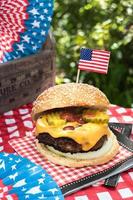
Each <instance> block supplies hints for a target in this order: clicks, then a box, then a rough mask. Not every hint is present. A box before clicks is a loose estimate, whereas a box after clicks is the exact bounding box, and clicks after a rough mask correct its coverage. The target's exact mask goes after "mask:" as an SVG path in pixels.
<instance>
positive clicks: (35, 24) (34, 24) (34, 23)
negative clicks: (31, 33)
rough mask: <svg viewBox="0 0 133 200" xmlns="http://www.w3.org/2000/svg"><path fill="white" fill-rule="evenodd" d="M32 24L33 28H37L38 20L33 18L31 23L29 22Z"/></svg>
mask: <svg viewBox="0 0 133 200" xmlns="http://www.w3.org/2000/svg"><path fill="white" fill-rule="evenodd" d="M31 24H32V25H33V27H34V28H39V27H40V22H38V21H37V20H34V22H33V23H31Z"/></svg>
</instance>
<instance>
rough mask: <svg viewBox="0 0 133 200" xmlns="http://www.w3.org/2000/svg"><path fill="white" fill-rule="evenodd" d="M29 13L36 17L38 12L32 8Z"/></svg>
mask: <svg viewBox="0 0 133 200" xmlns="http://www.w3.org/2000/svg"><path fill="white" fill-rule="evenodd" d="M29 12H30V13H32V14H33V15H38V14H39V13H38V10H37V9H36V8H33V9H32V10H30V11H29Z"/></svg>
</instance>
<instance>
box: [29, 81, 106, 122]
mask: <svg viewBox="0 0 133 200" xmlns="http://www.w3.org/2000/svg"><path fill="white" fill-rule="evenodd" d="M71 106H84V107H96V108H100V109H107V108H108V107H109V100H108V99H107V97H106V96H105V94H104V93H103V92H101V91H100V90H99V89H98V88H96V87H94V86H92V85H88V84H84V83H66V84H61V85H56V86H53V87H50V88H49V89H47V90H45V91H44V92H43V93H41V94H40V95H39V96H38V98H37V99H36V101H35V102H34V104H33V109H32V117H33V119H36V118H37V115H38V114H40V113H42V112H44V111H47V110H51V109H54V108H64V107H71Z"/></svg>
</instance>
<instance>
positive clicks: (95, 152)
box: [32, 83, 119, 167]
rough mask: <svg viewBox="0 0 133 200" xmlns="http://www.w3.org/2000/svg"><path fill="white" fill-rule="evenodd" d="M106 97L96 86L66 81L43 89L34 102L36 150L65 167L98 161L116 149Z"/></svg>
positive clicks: (101, 162) (110, 157) (106, 157)
mask: <svg viewBox="0 0 133 200" xmlns="http://www.w3.org/2000/svg"><path fill="white" fill-rule="evenodd" d="M108 107H109V101H108V99H107V97H106V96H105V94H103V92H101V91H100V90H99V89H98V88H96V87H94V86H91V85H88V84H83V83H68V84H61V85H56V86H54V87H51V88H49V89H47V90H45V91H44V92H43V93H42V94H41V95H40V96H39V97H38V98H37V99H36V101H35V102H34V105H33V109H32V117H33V119H34V121H35V124H36V133H35V134H36V146H37V149H38V151H39V152H40V153H41V154H42V155H44V156H45V157H46V158H47V159H48V160H50V161H51V162H53V163H56V164H59V165H64V166H68V167H84V166H91V165H100V164H104V163H106V162H108V161H109V160H111V159H112V158H113V157H114V156H115V155H116V154H117V153H118V149H119V144H118V142H117V139H116V137H115V135H114V134H113V133H112V132H111V130H110V129H109V127H108V121H109V116H108V115H107V109H108Z"/></svg>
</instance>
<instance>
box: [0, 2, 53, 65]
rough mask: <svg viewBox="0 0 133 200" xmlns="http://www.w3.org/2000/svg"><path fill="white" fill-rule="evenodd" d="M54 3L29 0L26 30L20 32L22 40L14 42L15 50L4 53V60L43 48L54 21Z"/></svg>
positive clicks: (29, 53)
mask: <svg viewBox="0 0 133 200" xmlns="http://www.w3.org/2000/svg"><path fill="white" fill-rule="evenodd" d="M53 3H54V2H53V0H29V6H28V7H27V13H28V15H29V17H28V19H27V20H26V21H25V27H26V31H25V32H24V33H20V41H19V42H16V43H14V44H13V46H12V49H13V51H12V52H6V53H5V54H4V58H3V62H7V61H10V60H14V59H18V58H22V57H25V56H28V55H32V54H35V53H36V52H38V51H39V50H40V49H41V48H42V46H43V44H44V42H45V40H46V38H47V35H48V31H49V28H50V25H51V21H52V15H53Z"/></svg>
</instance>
